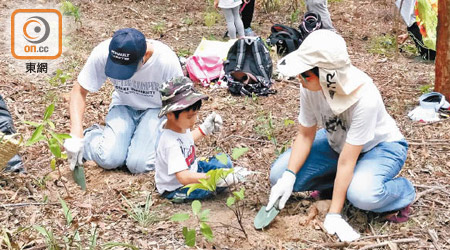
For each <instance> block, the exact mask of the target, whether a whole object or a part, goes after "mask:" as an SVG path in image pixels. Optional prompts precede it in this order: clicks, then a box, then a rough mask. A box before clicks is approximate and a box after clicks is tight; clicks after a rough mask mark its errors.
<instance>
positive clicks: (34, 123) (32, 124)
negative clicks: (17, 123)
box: [23, 121, 41, 128]
mask: <svg viewBox="0 0 450 250" xmlns="http://www.w3.org/2000/svg"><path fill="white" fill-rule="evenodd" d="M23 123H25V124H28V125H31V126H33V127H35V128H37V127H38V126H39V125H41V124H40V123H37V122H30V121H23Z"/></svg>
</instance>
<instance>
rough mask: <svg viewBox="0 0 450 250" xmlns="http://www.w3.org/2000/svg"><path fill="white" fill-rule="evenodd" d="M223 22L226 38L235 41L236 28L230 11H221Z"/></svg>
mask: <svg viewBox="0 0 450 250" xmlns="http://www.w3.org/2000/svg"><path fill="white" fill-rule="evenodd" d="M222 12H223V15H224V16H225V21H226V22H227V30H228V36H229V37H230V39H236V27H235V26H234V17H233V10H232V9H222Z"/></svg>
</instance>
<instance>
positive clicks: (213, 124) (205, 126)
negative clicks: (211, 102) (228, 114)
mask: <svg viewBox="0 0 450 250" xmlns="http://www.w3.org/2000/svg"><path fill="white" fill-rule="evenodd" d="M222 124H223V121H222V117H220V115H219V114H216V113H215V112H212V113H211V114H209V115H208V117H206V119H205V121H204V122H203V123H202V125H200V129H201V131H203V133H204V134H205V135H210V134H212V133H214V132H218V131H220V129H221V128H222Z"/></svg>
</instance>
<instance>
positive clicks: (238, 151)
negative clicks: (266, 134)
mask: <svg viewBox="0 0 450 250" xmlns="http://www.w3.org/2000/svg"><path fill="white" fill-rule="evenodd" d="M247 151H248V148H246V147H243V148H233V153H232V154H231V158H232V159H233V160H237V159H239V157H241V156H243V155H244V154H245V153H247Z"/></svg>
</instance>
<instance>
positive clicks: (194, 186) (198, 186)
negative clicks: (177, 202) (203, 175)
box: [184, 183, 208, 196]
mask: <svg viewBox="0 0 450 250" xmlns="http://www.w3.org/2000/svg"><path fill="white" fill-rule="evenodd" d="M184 188H189V190H188V191H187V195H188V196H189V195H190V194H191V193H192V192H193V191H195V190H197V189H202V190H208V189H206V188H205V187H204V186H203V184H201V183H192V184H188V185H186V186H184Z"/></svg>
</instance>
